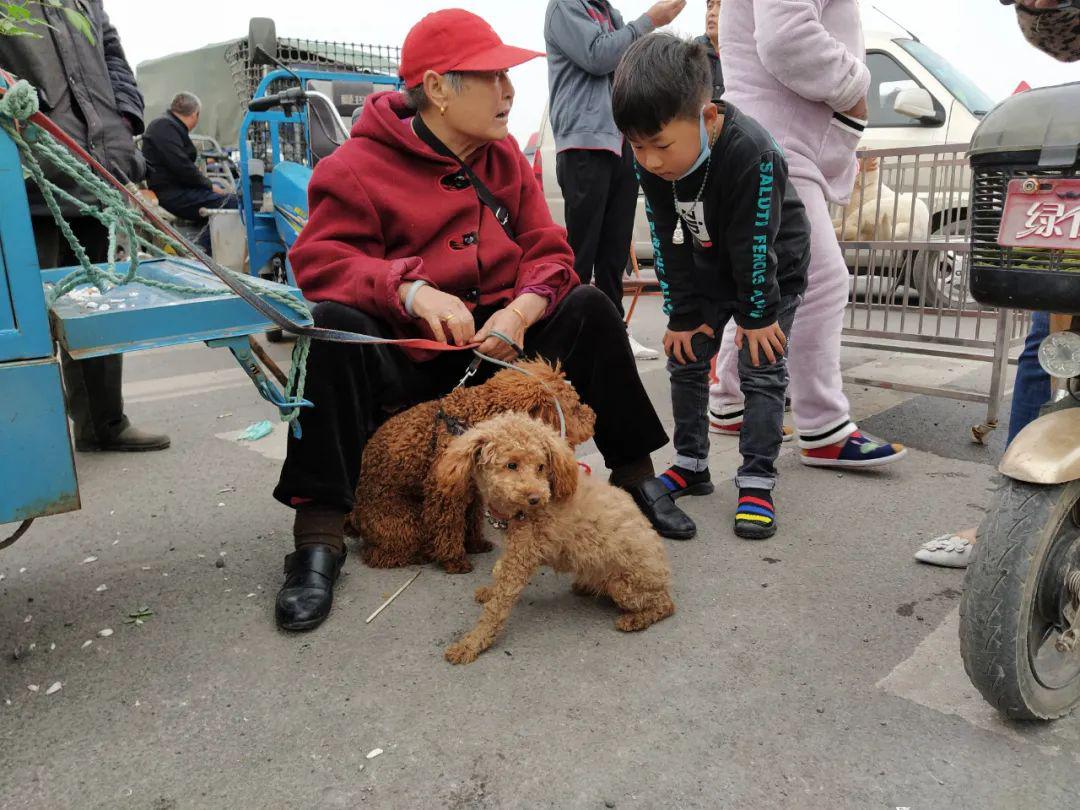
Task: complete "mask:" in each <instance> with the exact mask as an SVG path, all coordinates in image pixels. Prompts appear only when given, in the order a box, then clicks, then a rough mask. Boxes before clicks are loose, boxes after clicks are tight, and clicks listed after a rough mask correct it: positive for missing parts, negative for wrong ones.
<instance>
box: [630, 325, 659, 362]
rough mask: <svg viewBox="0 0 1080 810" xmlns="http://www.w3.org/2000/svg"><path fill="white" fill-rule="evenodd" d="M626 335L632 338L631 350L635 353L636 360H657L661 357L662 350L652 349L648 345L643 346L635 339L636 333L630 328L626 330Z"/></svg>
mask: <svg viewBox="0 0 1080 810" xmlns="http://www.w3.org/2000/svg"><path fill="white" fill-rule="evenodd" d="M626 337H627V338H629V340H630V351H632V352H633V353H634V359H635V360H656V359H657V358H658V357H660V352H658V351H656V350H655V349H650V348H649V347H648V346H643V345H641V344H640V343H638V342H637V341H636V340H634V333H633V332H631V331H630V330H629V329H627V330H626Z"/></svg>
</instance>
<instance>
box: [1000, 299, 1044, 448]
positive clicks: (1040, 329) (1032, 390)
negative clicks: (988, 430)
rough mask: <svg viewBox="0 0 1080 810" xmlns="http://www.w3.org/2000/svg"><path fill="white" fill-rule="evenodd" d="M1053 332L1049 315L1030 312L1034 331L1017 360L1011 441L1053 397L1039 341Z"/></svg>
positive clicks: (1010, 430)
mask: <svg viewBox="0 0 1080 810" xmlns="http://www.w3.org/2000/svg"><path fill="white" fill-rule="evenodd" d="M1048 334H1050V315H1049V314H1048V313H1046V312H1033V313H1032V314H1031V331H1030V332H1029V333H1028V336H1027V340H1025V341H1024V351H1023V352H1021V354H1020V359H1019V361H1018V362H1017V364H1016V385H1015V387H1014V388H1013V400H1012V413H1011V414H1010V415H1009V439H1008V441H1009V443H1010V444H1011V443H1012V440H1013V439H1014V438H1015V437H1016V434H1017V433H1019V432H1020V431H1021V430H1023V429H1024V428H1025V427H1026V426H1027V425H1028V423H1029V422H1031V421H1033V420H1034V419H1035V418H1036V417H1037V416H1038V415H1039V410H1040V409H1041V408H1042V406H1043V405H1045V404H1046V403H1047V402H1049V401H1050V375H1049V374H1047V373H1046V372H1045V371H1043V369H1042V366H1040V365H1039V344H1040V343H1042V342H1043V339H1044V338H1045V337H1046V336H1047V335H1048Z"/></svg>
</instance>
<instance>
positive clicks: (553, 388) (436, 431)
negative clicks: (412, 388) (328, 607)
mask: <svg viewBox="0 0 1080 810" xmlns="http://www.w3.org/2000/svg"><path fill="white" fill-rule="evenodd" d="M517 366H518V368H520V369H522V371H525V372H528V373H527V374H523V373H522V372H521V371H515V370H512V369H505V370H503V371H500V372H499V373H498V374H496V375H494V376H493V377H492V378H491V379H490V380H488V381H487V382H485V383H484V384H482V385H477V386H473V387H470V388H457V389H455V390H453V391H451V392H450V393H449V394H447V395H446V396H445V397H443V398H442V399H439V400H435V401H432V402H424V403H421V404H420V405H417V406H415V407H413V408H410V409H408V410H407V411H403V412H402V413H399V414H396V415H395V416H393V417H391V418H390V419H389V420H387V422H386V423H385V424H384V425H382V427H380V428H379V429H378V430H377V431H376V432H375V435H373V436H372V437H371V440H370V441H369V442H368V444H367V447H366V448H365V449H364V457H363V460H362V462H361V466H360V480H359V483H358V484H357V487H356V508H355V509H354V510H353V512H352V514H351V515H349V518H348V520H347V521H346V528H348V529H350V530H351V532H352V533H353V534H359V535H360V537H362V538H363V547H362V548H361V551H360V554H361V556H362V558H363V560H364V562H366V563H367V564H368V565H370V566H371V567H373V568H395V567H397V566H401V565H411V564H413V563H419V562H428V561H431V560H435V561H437V562H439V563H441V564H442V566H443V567H444V568H445V569H446V570H447V571H448V572H450V573H452V574H462V573H467V572H469V571H471V570H472V563H470V562H469V559H468V557H467V556H466V553H472V554H475V553H480V552H484V551H490V550H491V544H490V543H488V542H487V541H486V540H484V538H483V524H482V521H483V512H482V509H481V505H480V502H479V499H478V498H477V496H476V491H475V489H474V488H471V487H468V486H466V487H460V486H458V484H457V483H451V482H448V481H447V480H446V479H445V478H442V477H439V476H438V475H436V474H435V473H434V472H433V470H434V469H435V465H436V462H437V461H438V460H439V458H440V457H441V456H442V454H443V452H444V450H445V448H446V445H447V444H448V443H449V442H450V440H451V439H452V438H453V437H454V436H455V435H457V434H459V433H461V432H462V431H463V430H466V429H468V428H469V427H471V426H472V425H475V424H477V423H478V422H481V421H483V420H484V419H488V418H490V417H492V416H496V415H497V414H500V413H504V412H506V411H520V412H522V413H527V414H530V415H532V416H535V417H537V418H539V419H542V420H543V421H544V422H547V423H548V424H550V425H553V426H554V427H556V428H558V426H559V414H558V410H557V409H556V407H555V398H558V402H559V405H560V406H561V407H562V413H563V416H564V417H565V420H566V440H567V441H568V442H570V444H571V445H574V446H576V445H578V444H581V443H582V442H586V441H588V440H589V439H590V438H591V437H592V434H593V423H594V422H595V421H596V416H595V414H594V413H593V411H592V409H591V408H590V407H589V406H588V405H585V404H583V403H582V402H581V400H580V399H579V398H578V394H577V392H576V391H575V390H574V387H573V386H572V385H570V383H569V382H568V381H567V380H566V377H565V376H564V375H563V373H562V371H561V370H560V369H559V367H558V365H555V366H552V365H550V364H548V363H546V362H544V361H543V360H528V361H524V362H520V363H518V364H517ZM564 444H565V442H564ZM568 449H569V446H568Z"/></svg>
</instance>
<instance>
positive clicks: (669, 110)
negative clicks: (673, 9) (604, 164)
mask: <svg viewBox="0 0 1080 810" xmlns="http://www.w3.org/2000/svg"><path fill="white" fill-rule="evenodd" d="M711 89H712V68H711V67H710V65H709V57H708V53H707V52H706V50H705V46H704V45H703V44H702V43H699V42H687V41H686V40H684V39H679V38H678V37H676V36H672V35H671V34H649V35H648V36H645V37H642V38H641V39H639V40H638V41H637V42H635V43H634V44H633V45H631V46H630V47H629V48H628V49H627V51H626V53H625V54H623V57H622V60H621V61H620V62H619V66H618V67H617V68H616V69H615V82H614V84H613V86H612V88H611V110H612V112H613V113H614V116H615V126H617V127H618V128H619V129H620V130H622V131H623V133H625V134H626V135H630V136H637V137H642V138H649V137H652V136H653V135H655V134H656V133H657V132H659V131H660V130H661V129H662V128H663V127H664V126H666V125H667V124H668V122H670V121H673V120H674V119H676V118H690V119H695V120H696V119H697V117H698V114H699V113H700V112H701V107H702V105H703V104H704V103H705V102H706V101H707V100H708V97H709V93H710V91H711Z"/></svg>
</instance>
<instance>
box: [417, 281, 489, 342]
mask: <svg viewBox="0 0 1080 810" xmlns="http://www.w3.org/2000/svg"><path fill="white" fill-rule="evenodd" d="M411 286H412V282H406V283H404V284H402V285H401V286H400V287H398V295H399V296H400V298H401V302H402V303H405V297H406V296H407V295H408V294H409V288H410V287H411ZM412 309H413V312H415V313H416V317H417V318H419V319H420V320H422V321H425V322H427V325H428V326H429V327H431V332H432V334H434V335H435V339H436V340H437V341H439V343H453V344H454V345H455V346H465V345H467V344H469V343H471V342H472V339H473V336H474V335H475V334H476V324H475V323H474V322H473V316H472V313H471V312H469V308H468V307H467V306H465V303H464V302H463V301H462V300H461V299H460V298H457V297H456V296H453V295H450V294H449V293H444V292H442V291H441V290H436V289H435V288H434V287H432V286H431V285H429V284H428V285H424V286H423V287H421V288H420V289H419V290H417V291H416V295H414V296H413V301H412Z"/></svg>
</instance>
